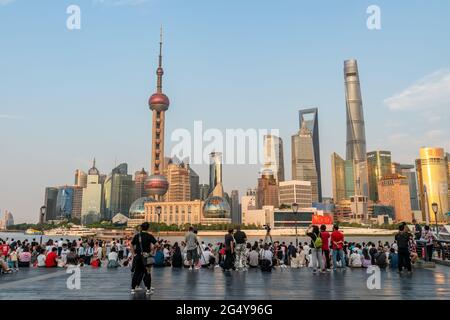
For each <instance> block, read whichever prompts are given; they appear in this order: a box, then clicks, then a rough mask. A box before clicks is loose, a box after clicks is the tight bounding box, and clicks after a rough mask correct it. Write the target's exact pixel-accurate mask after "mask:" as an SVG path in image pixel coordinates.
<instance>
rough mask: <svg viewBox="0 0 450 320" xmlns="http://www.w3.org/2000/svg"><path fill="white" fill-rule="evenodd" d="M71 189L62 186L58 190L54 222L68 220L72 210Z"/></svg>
mask: <svg viewBox="0 0 450 320" xmlns="http://www.w3.org/2000/svg"><path fill="white" fill-rule="evenodd" d="M73 193H74V192H73V188H72V187H69V186H64V187H60V188H58V196H57V198H56V220H63V219H70V218H71V217H72V208H73Z"/></svg>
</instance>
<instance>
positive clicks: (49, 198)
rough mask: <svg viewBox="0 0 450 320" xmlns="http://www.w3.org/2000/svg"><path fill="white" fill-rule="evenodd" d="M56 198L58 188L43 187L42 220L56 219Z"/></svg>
mask: <svg viewBox="0 0 450 320" xmlns="http://www.w3.org/2000/svg"><path fill="white" fill-rule="evenodd" d="M57 198H58V188H54V187H47V188H45V198H44V205H45V207H46V211H45V219H44V222H46V221H50V220H56V200H57Z"/></svg>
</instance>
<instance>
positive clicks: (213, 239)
mask: <svg viewBox="0 0 450 320" xmlns="http://www.w3.org/2000/svg"><path fill="white" fill-rule="evenodd" d="M244 231H245V230H244ZM154 236H155V237H157V236H158V234H157V233H154ZM224 237H225V232H224V235H223V236H222V237H221V236H201V231H200V235H199V239H200V241H204V242H205V243H206V244H208V243H217V242H223V241H224ZM6 238H9V239H14V240H21V241H23V240H25V239H28V240H29V241H32V240H33V239H35V240H36V241H37V242H41V241H42V242H43V243H44V242H47V241H48V240H49V239H52V240H59V239H61V238H63V239H64V240H67V239H68V240H75V239H78V238H79V237H74V236H46V235H42V236H40V235H29V234H25V233H21V232H0V239H3V240H6ZM160 238H161V239H164V240H169V241H170V242H171V243H175V242H180V241H182V240H184V237H182V236H161V237H160ZM260 239H263V240H264V237H260V236H250V237H248V241H249V242H251V243H253V242H255V241H258V240H260ZM272 239H273V241H280V242H282V241H284V242H286V243H289V242H292V243H295V240H296V238H295V236H272ZM298 239H299V242H302V243H303V242H308V243H309V242H310V238H309V237H305V236H301V237H300V236H299V237H298ZM345 240H346V241H349V242H357V243H362V242H368V241H372V242H376V243H378V241H381V242H383V243H384V242H386V241H388V242H389V243H391V242H393V241H394V237H393V236H373V235H367V236H348V237H345Z"/></svg>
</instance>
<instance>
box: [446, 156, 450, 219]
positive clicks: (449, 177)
mask: <svg viewBox="0 0 450 320" xmlns="http://www.w3.org/2000/svg"><path fill="white" fill-rule="evenodd" d="M445 157H446V159H447V200H448V201H447V202H448V204H447V209H448V211H449V212H450V153H447V154H446V156H445Z"/></svg>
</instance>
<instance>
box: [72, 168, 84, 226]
mask: <svg viewBox="0 0 450 320" xmlns="http://www.w3.org/2000/svg"><path fill="white" fill-rule="evenodd" d="M86 177H87V176H86ZM86 182H87V180H86ZM72 188H73V201H72V218H75V219H81V208H82V205H83V188H82V187H81V186H73V187H72Z"/></svg>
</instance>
